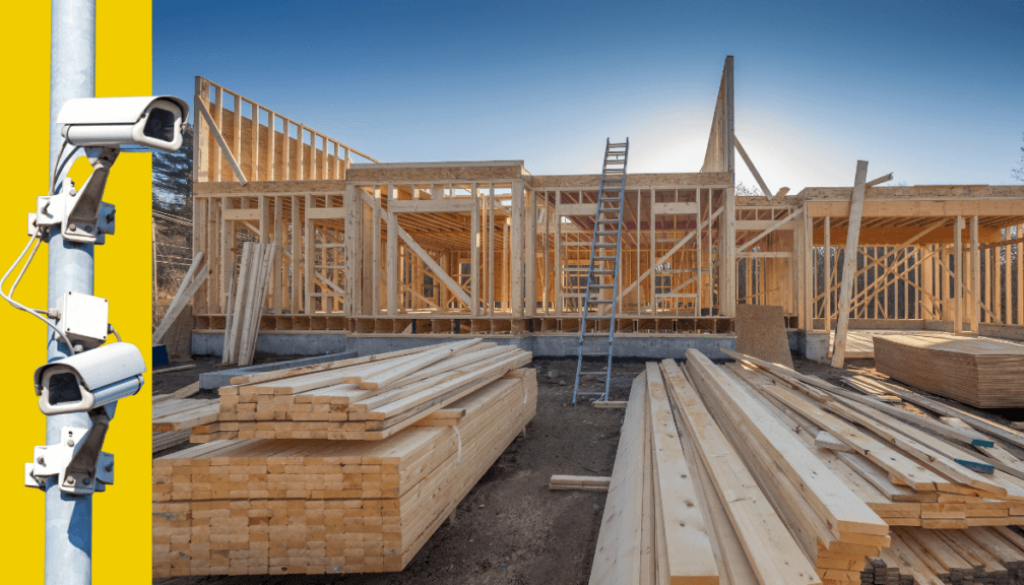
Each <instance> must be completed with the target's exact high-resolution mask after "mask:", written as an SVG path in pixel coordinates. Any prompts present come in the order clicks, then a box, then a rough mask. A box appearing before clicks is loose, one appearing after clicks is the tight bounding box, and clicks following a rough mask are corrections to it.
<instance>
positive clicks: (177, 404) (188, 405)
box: [153, 398, 220, 433]
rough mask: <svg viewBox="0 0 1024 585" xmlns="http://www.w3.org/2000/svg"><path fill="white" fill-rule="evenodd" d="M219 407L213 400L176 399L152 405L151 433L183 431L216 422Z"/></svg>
mask: <svg viewBox="0 0 1024 585" xmlns="http://www.w3.org/2000/svg"><path fill="white" fill-rule="evenodd" d="M219 414H220V405H219V404H218V403H217V401H215V400H203V399H197V398H178V399H171V400H164V401H161V402H157V403H156V404H154V405H153V432H154V433H168V432H171V431H185V430H189V429H192V428H193V427H196V426H199V425H207V424H210V423H213V422H216V421H217V418H218V417H219Z"/></svg>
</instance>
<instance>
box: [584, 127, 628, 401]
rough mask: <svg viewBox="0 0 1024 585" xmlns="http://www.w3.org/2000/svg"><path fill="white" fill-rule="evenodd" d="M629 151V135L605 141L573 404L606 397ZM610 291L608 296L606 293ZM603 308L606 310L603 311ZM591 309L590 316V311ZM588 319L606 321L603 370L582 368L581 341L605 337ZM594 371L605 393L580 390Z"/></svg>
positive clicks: (610, 367) (610, 370)
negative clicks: (585, 398) (622, 139)
mask: <svg viewBox="0 0 1024 585" xmlns="http://www.w3.org/2000/svg"><path fill="white" fill-rule="evenodd" d="M628 154H629V138H626V141H625V142H623V143H619V144H613V143H612V141H611V139H608V140H607V141H606V142H605V148H604V166H603V167H602V169H601V187H600V189H599V190H598V192H597V211H596V212H595V214H594V235H593V238H592V240H591V242H590V267H589V269H588V270H587V288H586V293H585V294H584V296H583V313H582V315H581V319H580V337H579V344H578V348H577V360H576V383H575V384H574V385H573V388H572V404H573V406H575V405H576V398H577V397H578V396H585V395H603V396H604V400H608V389H609V388H610V386H611V380H612V354H613V353H614V346H615V307H616V304H617V301H618V295H619V258H620V257H621V256H622V220H623V217H622V212H623V210H624V209H625V199H626V158H627V156H628ZM599 253H600V254H599ZM609 290H610V291H611V295H610V298H609V296H608V294H607V293H608V291H609ZM606 307H608V311H607V312H606V311H604V310H603V309H604V308H606ZM592 309H593V310H594V314H593V315H591V314H590V312H591V310H592ZM588 320H593V321H596V322H598V323H599V322H601V321H607V322H608V366H607V368H605V369H604V370H597V371H590V372H584V371H583V348H584V345H583V344H584V340H585V339H586V338H588V337H603V336H604V334H603V333H601V332H598V331H597V329H599V328H598V327H595V328H594V332H587V321H588ZM594 374H604V377H605V378H604V392H580V377H581V376H586V375H594Z"/></svg>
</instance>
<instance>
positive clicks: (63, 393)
mask: <svg viewBox="0 0 1024 585" xmlns="http://www.w3.org/2000/svg"><path fill="white" fill-rule="evenodd" d="M49 388H50V404H51V405H52V404H61V403H64V402H80V401H81V400H82V389H81V388H79V387H78V378H77V377H75V375H74V374H68V373H63V374H54V375H52V376H50V382H49Z"/></svg>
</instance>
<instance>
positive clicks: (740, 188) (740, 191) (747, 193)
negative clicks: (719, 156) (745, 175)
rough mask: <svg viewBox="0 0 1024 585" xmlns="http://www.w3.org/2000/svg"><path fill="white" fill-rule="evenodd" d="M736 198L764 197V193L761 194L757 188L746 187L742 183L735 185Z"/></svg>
mask: <svg viewBox="0 0 1024 585" xmlns="http://www.w3.org/2000/svg"><path fill="white" fill-rule="evenodd" d="M736 196H737V197H764V193H762V192H761V190H760V189H758V188H757V187H753V188H751V187H747V186H746V185H744V184H743V182H742V181H740V182H739V183H736Z"/></svg>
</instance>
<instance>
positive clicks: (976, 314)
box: [970, 215, 981, 333]
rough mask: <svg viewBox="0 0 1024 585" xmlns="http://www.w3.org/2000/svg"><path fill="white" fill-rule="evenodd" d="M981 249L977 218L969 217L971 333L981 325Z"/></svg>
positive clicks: (976, 330)
mask: <svg viewBox="0 0 1024 585" xmlns="http://www.w3.org/2000/svg"><path fill="white" fill-rule="evenodd" d="M980 293H981V249H980V248H979V247H978V216H977V215H975V216H972V217H971V297H970V302H971V331H973V332H975V333H977V332H978V331H979V329H978V325H979V324H980V323H981V295H980Z"/></svg>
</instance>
